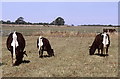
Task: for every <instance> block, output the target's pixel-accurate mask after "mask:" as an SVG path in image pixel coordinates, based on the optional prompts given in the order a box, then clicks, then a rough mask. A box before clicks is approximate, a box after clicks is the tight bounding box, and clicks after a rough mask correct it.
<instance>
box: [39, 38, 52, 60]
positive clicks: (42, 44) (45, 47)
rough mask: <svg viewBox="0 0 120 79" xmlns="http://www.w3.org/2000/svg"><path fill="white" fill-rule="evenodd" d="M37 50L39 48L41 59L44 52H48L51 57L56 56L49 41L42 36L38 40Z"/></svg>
mask: <svg viewBox="0 0 120 79" xmlns="http://www.w3.org/2000/svg"><path fill="white" fill-rule="evenodd" d="M37 48H38V51H39V57H41V58H42V57H43V51H47V53H48V55H49V56H50V57H51V56H54V51H53V49H52V48H51V45H50V43H49V40H48V39H46V38H44V37H42V36H40V37H39V38H38V39H37Z"/></svg>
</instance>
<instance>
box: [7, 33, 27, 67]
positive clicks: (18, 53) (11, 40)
mask: <svg viewBox="0 0 120 79" xmlns="http://www.w3.org/2000/svg"><path fill="white" fill-rule="evenodd" d="M6 45H7V49H8V50H9V51H10V52H11V55H12V64H13V66H15V65H19V64H21V63H22V59H23V55H24V54H25V55H27V54H26V53H25V52H26V51H24V48H25V39H24V37H23V35H22V34H21V33H18V32H13V33H10V35H9V36H8V38H7V43H6Z"/></svg>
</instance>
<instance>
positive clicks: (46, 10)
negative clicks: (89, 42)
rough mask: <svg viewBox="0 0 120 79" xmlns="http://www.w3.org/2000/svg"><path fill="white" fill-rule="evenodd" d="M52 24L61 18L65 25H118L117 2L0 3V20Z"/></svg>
mask: <svg viewBox="0 0 120 79" xmlns="http://www.w3.org/2000/svg"><path fill="white" fill-rule="evenodd" d="M20 16H22V17H24V20H25V21H26V22H48V23H50V22H52V21H53V20H55V19H56V18H57V17H62V18H63V19H64V20H65V24H69V25H71V24H74V25H81V24H107V25H109V24H112V25H117V24H118V2H2V20H5V21H6V20H11V21H15V20H16V19H17V18H18V17H20Z"/></svg>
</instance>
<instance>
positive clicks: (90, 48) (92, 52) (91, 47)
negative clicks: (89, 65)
mask: <svg viewBox="0 0 120 79" xmlns="http://www.w3.org/2000/svg"><path fill="white" fill-rule="evenodd" d="M95 50H96V49H95V48H94V47H93V46H89V54H90V55H94V53H95Z"/></svg>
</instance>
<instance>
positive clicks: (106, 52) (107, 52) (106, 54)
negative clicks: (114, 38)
mask: <svg viewBox="0 0 120 79" xmlns="http://www.w3.org/2000/svg"><path fill="white" fill-rule="evenodd" d="M106 56H108V46H107V47H106Z"/></svg>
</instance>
